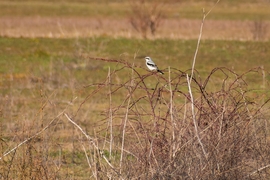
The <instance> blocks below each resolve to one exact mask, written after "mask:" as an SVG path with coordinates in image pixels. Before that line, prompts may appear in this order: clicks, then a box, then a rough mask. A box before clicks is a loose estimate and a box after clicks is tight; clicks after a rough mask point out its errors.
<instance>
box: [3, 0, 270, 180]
mask: <svg viewBox="0 0 270 180" xmlns="http://www.w3.org/2000/svg"><path fill="white" fill-rule="evenodd" d="M155 2H158V1H151V2H150V3H149V4H148V5H152V4H154V3H155ZM214 2H215V1H211V2H209V1H207V2H205V1H190V2H181V3H177V2H175V1H174V0H171V1H168V2H166V3H164V4H162V7H163V12H164V13H165V14H166V17H165V19H178V18H180V19H185V21H187V22H189V20H190V21H193V20H201V18H202V7H207V8H206V10H208V9H210V7H211V6H212V5H213V4H214ZM269 6H270V4H269V2H267V1H259V0H258V1H251V0H250V1H248V2H247V1H237V2H235V1H220V3H219V4H217V6H216V7H215V8H214V9H213V11H212V12H211V14H210V15H209V18H208V17H207V19H206V21H205V26H206V27H207V22H208V20H211V21H216V20H217V21H221V22H222V21H224V22H228V21H230V22H233V23H234V22H240V21H248V22H253V21H256V20H258V19H259V20H262V21H263V22H269V20H270V11H269ZM179 7H182V8H181V9H178V8H179ZM129 13H130V3H129V2H127V1H112V2H111V1H107V0H104V1H102V2H100V3H98V2H96V1H92V0H81V1H71V0H69V1H68V0H66V1H57V2H55V1H54V0H50V1H46V2H44V1H41V0H33V1H24V2H21V1H16V0H12V1H2V0H1V1H0V23H1V21H2V22H8V21H5V20H9V19H13V18H15V19H16V18H25V17H30V19H31V18H37V17H38V18H39V17H45V18H48V17H49V18H56V19H57V18H59V17H62V18H73V17H76V18H77V20H78V19H80V18H102V19H109V20H112V19H121V18H126V17H128V16H129ZM41 19H42V18H41ZM42 20H44V19H42ZM30 21H31V20H30ZM30 21H29V22H30ZM30 25H31V23H30V24H29V26H30ZM263 25H265V24H263ZM7 26H8V23H7ZM34 26H35V25H34ZM70 26H71V27H72V24H71V25H70ZM19 27H20V26H19ZM31 27H32V26H31ZM9 28H10V26H9ZM21 28H24V27H23V26H21ZM39 28H40V29H43V28H45V27H39ZM108 28H110V27H108ZM193 28H194V29H196V28H198V29H197V31H196V32H197V34H196V36H198V35H199V34H198V33H199V26H198V27H193ZM265 28H266V29H267V30H268V29H269V27H267V26H265ZM11 29H12V28H11ZM4 30H5V26H3V27H1V28H0V32H2V31H3V32H4ZM30 30H31V29H30ZM23 31H25V29H24V30H23ZM36 31H38V29H36ZM167 31H169V28H168V29H167V30H166V32H167ZM258 31H259V30H258ZM25 33H26V34H27V31H25ZM203 33H207V32H205V31H204V32H203ZM2 34H4V33H2ZM14 36H15V35H14ZM14 36H7V35H2V36H1V37H0V47H1V48H0V129H1V131H0V132H1V134H0V135H1V136H0V137H1V138H0V139H1V149H0V150H1V155H0V157H1V160H0V177H1V178H3V179H108V178H112V179H268V177H269V173H270V171H269V167H270V166H269V159H270V153H269V147H270V142H269V140H270V138H269V126H268V124H269V117H270V113H269V112H270V111H269V104H268V101H269V98H270V93H269V80H270V76H269V69H270V61H269V60H270V59H269V57H270V41H269V39H267V37H268V36H267V34H265V39H263V40H259V41H258V40H256V41H255V40H254V41H253V40H244V41H242V40H231V39H223V40H211V39H207V38H203V39H202V40H201V41H200V47H199V51H198V54H197V58H196V63H195V69H194V76H193V80H192V81H190V82H191V86H189V85H188V84H189V83H188V81H187V77H190V76H191V72H192V63H193V58H194V54H195V50H196V46H197V39H193V38H190V39H188V38H187V39H181V38H175V39H173V38H166V37H160V38H149V39H143V38H134V37H131V38H128V37H118V36H117V37H114V36H111V35H108V34H102V33H101V34H100V35H98V36H97V35H94V36H87V37H80V36H78V37H71V38H68V37H61V38H48V37H35V36H34V37H29V36H27V35H26V36H25V37H24V36H23V37H16V38H15V37H14ZM20 36H21V35H20ZM145 56H150V57H152V58H153V60H154V61H155V62H156V64H158V66H159V69H161V70H162V71H164V72H165V74H164V75H159V74H157V73H155V72H149V71H148V70H147V69H146V67H145V60H144V57H145ZM189 87H190V88H191V90H192V91H191V90H189ZM191 95H193V96H191ZM193 108H194V109H193ZM194 122H196V123H194ZM25 140H26V141H25ZM20 143H21V144H20ZM12 148H15V149H12ZM267 174H268V175H267Z"/></svg>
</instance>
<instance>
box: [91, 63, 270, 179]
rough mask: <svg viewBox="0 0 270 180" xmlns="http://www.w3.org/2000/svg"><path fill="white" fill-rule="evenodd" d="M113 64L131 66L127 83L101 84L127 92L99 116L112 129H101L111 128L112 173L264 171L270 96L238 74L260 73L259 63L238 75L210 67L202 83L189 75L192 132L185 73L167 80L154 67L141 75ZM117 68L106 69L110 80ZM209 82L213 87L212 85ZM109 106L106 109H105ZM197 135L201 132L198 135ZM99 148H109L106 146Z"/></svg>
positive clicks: (158, 175)
mask: <svg viewBox="0 0 270 180" xmlns="http://www.w3.org/2000/svg"><path fill="white" fill-rule="evenodd" d="M95 59H96V60H105V61H111V62H113V61H115V60H106V59H100V58H95ZM117 62H118V63H122V64H124V69H121V71H126V70H131V71H132V72H131V74H130V78H129V79H128V80H127V81H125V82H121V83H119V84H115V83H112V82H111V81H110V83H108V82H107V83H104V88H105V87H106V88H107V87H108V86H109V87H110V88H111V94H110V96H114V94H116V93H120V94H122V95H123V97H125V98H124V99H123V101H122V102H121V103H120V104H119V105H115V106H114V107H113V108H112V109H111V110H107V111H106V112H107V114H108V117H107V118H105V121H106V122H107V121H111V124H113V127H112V128H113V130H114V131H109V129H110V128H107V130H106V129H104V131H106V132H107V133H102V134H107V135H108V134H110V133H113V134H112V136H113V138H112V139H111V141H108V142H107V145H108V146H109V145H110V146H112V147H113V149H114V151H115V157H114V159H115V160H116V161H113V162H112V164H114V165H113V166H114V168H112V169H113V170H112V174H111V176H112V177H118V178H124V179H132V178H138V179H267V177H269V170H268V167H269V163H270V162H269V158H270V157H269V156H270V152H269V145H270V144H269V137H268V136H269V134H268V132H267V131H268V128H269V127H268V126H267V124H268V113H269V112H268V109H267V103H268V101H269V99H268V98H267V97H266V96H265V95H264V92H260V93H258V92H257V90H256V91H255V90H251V89H248V84H247V83H246V82H245V80H244V79H245V77H246V76H248V75H249V74H251V73H254V72H255V73H257V75H258V76H259V75H260V73H261V69H260V68H258V69H252V70H250V71H248V72H246V73H244V74H242V75H238V74H236V73H234V72H233V71H231V70H230V69H227V68H215V69H214V70H213V71H212V72H211V73H210V74H209V76H208V77H207V78H206V80H204V81H202V79H199V78H198V77H200V76H199V74H198V73H196V74H195V78H193V80H192V89H193V96H194V99H195V101H194V107H195V119H196V123H197V124H196V125H197V126H198V132H196V130H195V128H194V127H195V126H194V124H193V118H194V116H193V113H192V110H191V102H192V101H191V99H190V95H189V92H188V90H187V80H186V74H187V73H188V72H181V71H179V70H176V69H173V70H169V73H170V78H169V79H170V80H169V79H167V78H166V75H165V76H161V75H159V74H157V73H152V72H151V73H148V74H144V75H142V74H141V73H139V72H138V71H137V68H136V67H134V66H131V65H130V64H128V63H126V62H123V61H117ZM117 73H118V71H114V72H112V73H110V75H109V77H110V79H113V78H114V76H116V74H117ZM216 74H217V75H218V76H219V78H218V82H214V81H215V78H216V77H215V75H216ZM212 79H213V81H212ZM213 82H214V84H212V83H213ZM217 87H220V88H217ZM213 88H215V89H216V90H212V89H213ZM110 111H111V112H112V114H111V115H109V113H108V112H110ZM108 124H110V123H108ZM196 133H199V136H197V134H196ZM198 137H200V141H201V143H202V144H200V143H199V140H198ZM99 138H100V139H104V137H99ZM105 139H106V138H105ZM111 143H113V144H111ZM121 144H122V145H123V144H124V145H123V146H121ZM203 148H204V150H205V152H204V151H203ZM103 150H105V151H109V150H108V148H105V149H103ZM118 156H121V157H123V158H122V159H121V161H120V162H118V159H117V158H116V157H118ZM108 158H109V157H108ZM107 168H108V167H107ZM107 168H105V169H103V171H102V170H101V172H103V173H102V177H106V176H107V175H106V173H107Z"/></svg>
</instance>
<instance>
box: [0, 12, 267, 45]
mask: <svg viewBox="0 0 270 180" xmlns="http://www.w3.org/2000/svg"><path fill="white" fill-rule="evenodd" d="M260 23H261V24H260V25H261V26H262V27H263V29H262V30H260V29H259V28H258V27H257V29H256V26H258V22H257V25H255V22H253V21H237V20H235V21H233V20H207V19H206V21H205V24H204V29H203V39H226V40H254V35H255V33H261V36H262V40H269V39H270V33H269V29H270V21H263V22H260ZM200 26H201V20H190V19H179V20H177V19H164V20H163V21H162V23H161V25H160V27H159V28H158V30H157V32H156V35H155V36H152V35H150V34H149V35H148V37H149V38H151V39H152V38H171V39H197V38H198V34H199V30H200ZM260 31H262V32H260ZM0 35H1V36H7V37H51V38H71V37H92V36H113V37H128V38H131V37H136V38H141V35H140V33H139V32H137V31H135V30H134V29H133V28H132V26H131V24H130V22H129V19H127V18H122V19H110V18H83V17H66V18H63V17H62V18H60V17H59V18H57V17H1V18H0Z"/></svg>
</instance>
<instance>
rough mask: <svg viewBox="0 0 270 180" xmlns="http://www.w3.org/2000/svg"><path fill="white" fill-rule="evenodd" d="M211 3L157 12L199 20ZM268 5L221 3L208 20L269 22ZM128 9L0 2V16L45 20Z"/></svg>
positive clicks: (171, 5) (122, 13)
mask: <svg viewBox="0 0 270 180" xmlns="http://www.w3.org/2000/svg"><path fill="white" fill-rule="evenodd" d="M213 3H214V1H212V2H207V1H196V2H182V3H175V2H174V1H172V2H167V3H164V5H162V7H161V9H162V11H163V14H164V16H165V17H167V18H188V19H201V17H202V9H205V11H208V10H209V9H210V8H211V7H212V6H213ZM268 7H269V3H267V2H265V3H262V2H260V1H258V2H257V1H255V2H254V1H249V2H243V1H237V2H234V1H224V2H223V1H221V2H220V3H219V4H218V6H216V7H215V9H214V10H213V12H212V13H211V15H210V16H209V17H208V19H224V20H258V19H261V20H270V12H269V8H268ZM130 11H131V8H130V3H129V2H128V1H114V2H112V1H106V0H105V1H103V2H99V1H92V0H90V1H76V2H74V1H57V2H55V1H46V2H44V1H40V0H34V1H23V2H22V1H18V0H17V1H16V0H15V1H3V0H2V1H0V17H1V16H12V17H14V16H18V17H22V16H42V17H43V16H45V17H55V16H57V17H68V16H73V17H74V16H80V17H95V18H96V17H110V18H127V17H128V16H129V14H130Z"/></svg>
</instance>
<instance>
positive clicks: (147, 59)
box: [144, 57, 164, 74]
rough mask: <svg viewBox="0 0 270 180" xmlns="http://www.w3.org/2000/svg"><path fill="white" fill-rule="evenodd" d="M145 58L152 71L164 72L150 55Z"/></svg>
mask: <svg viewBox="0 0 270 180" xmlns="http://www.w3.org/2000/svg"><path fill="white" fill-rule="evenodd" d="M144 59H145V64H146V66H147V67H148V69H149V70H150V71H157V72H159V73H160V74H164V73H163V72H162V71H160V70H159V69H158V67H157V65H156V64H155V63H154V62H153V61H152V59H151V58H150V57H145V58H144Z"/></svg>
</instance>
